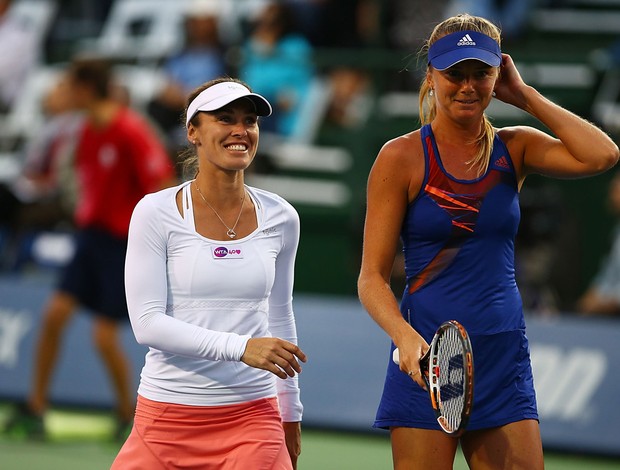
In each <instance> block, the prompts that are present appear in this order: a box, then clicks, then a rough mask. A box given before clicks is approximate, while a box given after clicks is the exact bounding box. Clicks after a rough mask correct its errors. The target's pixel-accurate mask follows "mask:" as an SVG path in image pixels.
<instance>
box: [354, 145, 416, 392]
mask: <svg viewBox="0 0 620 470" xmlns="http://www.w3.org/2000/svg"><path fill="white" fill-rule="evenodd" d="M412 153H413V152H412V150H411V138H410V137H400V138H398V139H396V140H394V141H391V142H389V143H387V144H386V145H385V146H384V147H383V149H382V150H381V151H380V152H379V155H378V157H377V160H376V161H375V164H374V165H373V168H372V170H371V172H370V176H369V179H368V197H367V211H366V222H365V227H364V247H363V254H362V266H361V270H360V276H359V280H358V294H359V297H360V300H361V302H362V304H363V305H364V308H365V309H366V310H367V311H368V313H369V314H370V316H371V317H372V318H373V319H374V320H375V321H376V322H377V324H379V326H380V327H381V328H383V330H385V332H386V333H387V334H388V335H389V336H390V338H392V340H393V341H394V343H395V344H396V346H397V347H398V348H399V349H400V357H401V360H400V368H401V370H403V371H405V372H408V371H412V372H417V371H419V369H420V367H419V359H420V357H421V356H422V355H423V353H424V351H426V349H427V348H428V345H427V344H426V342H425V341H424V339H423V338H422V337H421V336H420V335H419V334H418V333H417V332H416V331H415V330H414V329H413V328H412V327H411V325H409V323H407V322H406V321H405V319H404V318H403V316H402V315H401V313H400V310H399V307H398V302H397V301H396V298H395V297H394V294H393V292H392V290H391V288H390V275H391V271H392V266H393V264H394V258H395V255H396V249H397V247H398V238H399V234H400V229H401V226H402V222H403V219H404V216H405V211H406V210H407V204H408V202H409V199H410V192H411V186H412V184H411V182H412V175H413V180H418V179H419V181H421V178H417V177H416V175H417V176H419V173H420V172H423V171H424V170H423V165H417V167H416V166H415V165H413V164H412V161H413V160H414V159H412V158H411V154H412ZM420 166H422V168H419V167H420ZM416 172H417V173H416ZM413 186H415V183H414V184H413ZM418 189H419V185H418ZM418 189H415V188H414V189H413V191H414V192H416V193H417V190H418ZM414 377H416V378H417V380H416V382H418V383H419V385H420V386H424V384H423V381H422V379H421V377H420V374H415V375H414ZM414 380H415V378H414Z"/></svg>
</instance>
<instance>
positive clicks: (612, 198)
mask: <svg viewBox="0 0 620 470" xmlns="http://www.w3.org/2000/svg"><path fill="white" fill-rule="evenodd" d="M608 198H609V199H608V204H609V210H610V211H611V212H612V213H613V215H614V217H616V218H617V219H618V223H617V224H616V227H615V228H614V232H613V243H612V246H611V250H610V251H609V253H608V255H607V257H606V258H605V259H604V260H603V264H602V266H601V268H600V270H599V272H598V273H597V275H596V276H595V278H594V280H593V281H592V283H591V284H590V286H589V288H588V289H587V290H586V292H585V293H584V294H583V295H582V296H581V298H580V299H579V300H578V302H577V311H578V312H579V313H581V314H583V315H620V171H618V172H616V173H615V175H614V177H613V178H612V180H611V182H610V184H609V196H608Z"/></svg>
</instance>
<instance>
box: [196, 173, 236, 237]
mask: <svg viewBox="0 0 620 470" xmlns="http://www.w3.org/2000/svg"><path fill="white" fill-rule="evenodd" d="M194 187H195V188H196V191H198V194H200V197H201V198H202V200H203V201H204V203H205V204H206V205H207V206H209V208H210V209H211V210H212V211H213V213H214V214H215V215H216V216H217V218H218V219H220V222H222V224H223V225H224V227H226V228H227V230H226V235H228V236H229V237H230V238H235V237H236V236H237V232H235V228H236V227H237V224H238V223H239V219H240V218H241V213H242V212H243V203H244V202H245V195H246V194H247V193H246V191H245V190H244V191H243V199H241V209H239V215H238V216H237V220H236V221H235V225H233V226H232V228H231V227H229V226H228V225H226V222H224V220H223V219H222V218H221V217H220V214H218V213H217V211H216V210H215V209H214V208H213V206H212V205H211V204H209V203H208V202H207V200H206V199H205V197H204V196H203V195H202V191H200V188H199V187H198V185H197V184H196V182H195V181H194Z"/></svg>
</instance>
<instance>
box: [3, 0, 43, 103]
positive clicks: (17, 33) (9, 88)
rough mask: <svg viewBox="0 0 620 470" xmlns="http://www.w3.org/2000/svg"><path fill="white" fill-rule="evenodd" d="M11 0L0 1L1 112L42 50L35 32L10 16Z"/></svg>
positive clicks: (13, 96) (13, 97) (13, 99)
mask: <svg viewBox="0 0 620 470" xmlns="http://www.w3.org/2000/svg"><path fill="white" fill-rule="evenodd" d="M13 3H16V2H14V0H0V114H2V113H6V112H7V111H8V110H9V109H10V108H11V105H12V104H13V102H14V101H15V99H16V98H17V96H18V94H19V92H20V90H21V87H22V85H23V84H24V81H25V80H26V78H27V77H28V73H29V72H30V71H31V70H33V68H34V67H35V65H36V64H37V62H38V60H39V57H40V55H41V51H40V50H39V46H38V43H37V39H36V38H37V36H36V34H35V32H34V31H31V30H29V29H28V27H27V26H26V25H23V24H21V22H20V21H19V20H18V19H17V18H14V17H13V16H12V15H11V5H12V4H13Z"/></svg>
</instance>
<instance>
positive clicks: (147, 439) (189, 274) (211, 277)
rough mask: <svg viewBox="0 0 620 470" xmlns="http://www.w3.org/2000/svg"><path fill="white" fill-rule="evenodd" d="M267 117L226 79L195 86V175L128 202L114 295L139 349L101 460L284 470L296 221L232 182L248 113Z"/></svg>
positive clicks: (243, 162)
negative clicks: (112, 447)
mask: <svg viewBox="0 0 620 470" xmlns="http://www.w3.org/2000/svg"><path fill="white" fill-rule="evenodd" d="M270 113H271V106H270V104H269V103H268V102H267V100H266V99H265V98H263V97H262V96H260V95H257V94H255V93H252V92H251V91H250V89H249V88H248V87H247V86H246V85H245V84H243V83H242V82H240V81H238V80H236V79H230V78H226V79H216V80H213V81H210V82H208V83H206V84H204V85H203V86H201V87H200V88H198V89H197V90H195V91H194V92H193V93H192V94H191V95H190V96H189V99H188V107H187V110H186V124H187V138H188V140H189V141H190V142H191V144H192V145H193V146H194V148H195V150H196V155H195V163H196V164H197V168H196V176H195V179H193V180H191V181H187V182H185V183H183V184H181V185H179V186H177V187H174V188H169V189H165V190H163V191H160V192H157V193H154V194H150V195H147V196H146V197H145V198H144V199H142V201H140V202H139V203H138V205H137V206H136V208H135V210H134V213H133V217H132V220H131V225H130V230H129V243H128V249H127V260H126V268H125V284H126V290H127V303H128V307H129V316H130V320H131V325H132V328H133V331H134V334H135V336H136V339H137V340H138V342H139V343H140V344H144V345H147V346H148V347H149V351H148V353H147V355H146V360H145V365H144V368H143V370H142V374H141V379H140V386H139V388H138V404H137V408H136V416H135V420H134V426H133V429H132V432H131V434H130V436H129V438H128V439H127V441H126V442H125V444H124V446H123V448H122V449H121V451H120V452H119V455H118V456H117V458H116V460H115V462H114V464H113V465H112V468H113V469H121V468H122V469H123V470H128V469H133V468H135V469H138V468H140V469H144V468H149V469H158V468H162V469H163V468H196V469H207V468H225V469H227V470H228V469H237V468H239V469H244V470H245V469H248V468H252V469H259V468H266V469H267V468H269V469H290V468H296V461H297V457H298V455H299V453H300V449H301V426H300V421H301V415H302V405H301V402H300V398H299V387H298V381H297V374H298V373H299V372H301V366H300V361H301V362H305V361H306V356H305V354H304V353H303V352H302V351H301V349H299V347H298V346H297V345H296V343H297V333H296V327H295V318H294V315H293V308H292V291H293V274H294V263H295V255H296V251H297V245H298V241H299V216H298V214H297V212H296V211H295V209H294V208H293V207H292V206H291V205H290V204H289V203H287V202H286V201H285V200H283V199H282V198H281V197H279V196H277V195H275V194H273V193H269V192H267V191H263V190H260V189H256V188H252V187H249V186H246V185H245V184H244V171H245V170H246V169H247V168H248V167H249V165H250V164H251V163H252V160H253V158H254V156H255V155H256V151H257V146H258V140H259V129H258V119H259V118H258V116H268V115H269V114H270ZM186 163H187V162H186Z"/></svg>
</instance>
